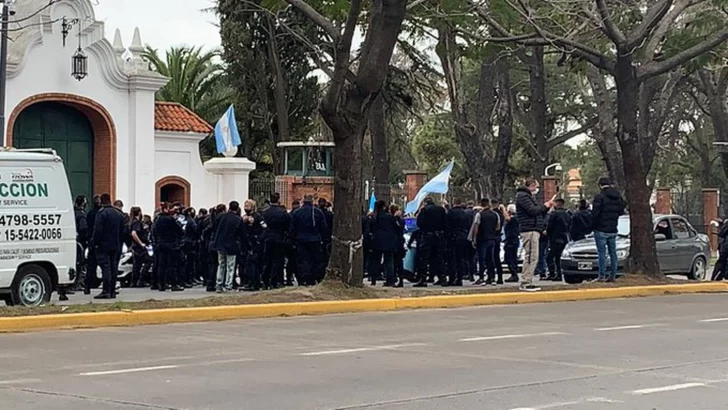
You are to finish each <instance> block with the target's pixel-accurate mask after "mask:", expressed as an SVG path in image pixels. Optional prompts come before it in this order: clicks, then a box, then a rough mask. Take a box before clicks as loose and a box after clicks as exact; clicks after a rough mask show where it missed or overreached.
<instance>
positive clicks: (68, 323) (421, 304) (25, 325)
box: [0, 282, 728, 333]
mask: <svg viewBox="0 0 728 410" xmlns="http://www.w3.org/2000/svg"><path fill="white" fill-rule="evenodd" d="M717 292H728V284H726V283H721V282H708V283H694V284H684V285H657V286H632V287H621V288H600V289H574V290H558V291H542V292H533V293H527V292H503V293H478V294H468V295H441V296H423V297H413V298H396V299H363V300H342V301H326V302H301V303H270V304H262V305H236V306H214V307H200V308H178V309H150V310H129V311H119V312H96V313H71V314H53V315H39V316H19V317H3V318H0V333H13V332H28V331H33V330H51V329H74V328H95V327H107V326H137V325H153V324H166V323H185V322H204V321H218V320H232V319H248V318H264V317H275V316H298V315H324V314H334V313H354V312H382V311H391V310H400V309H421V308H452V307H464V306H485V305H507V304H521V303H546V302H569V301H583V300H597V299H614V298H626V297H642V296H657V295H671V294H687V293H717Z"/></svg>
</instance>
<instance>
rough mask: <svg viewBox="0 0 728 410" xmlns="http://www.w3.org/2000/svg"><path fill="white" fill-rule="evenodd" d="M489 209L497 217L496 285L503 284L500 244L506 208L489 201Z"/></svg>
mask: <svg viewBox="0 0 728 410" xmlns="http://www.w3.org/2000/svg"><path fill="white" fill-rule="evenodd" d="M490 209H491V210H492V211H493V212H495V214H496V216H498V226H499V228H498V243H496V245H495V250H494V251H493V252H494V253H495V257H494V260H495V272H496V274H497V275H498V284H499V285H502V284H503V259H501V243H503V240H504V237H503V228H505V226H506V208H505V207H504V206H503V204H501V203H500V201H499V200H497V199H491V200H490Z"/></svg>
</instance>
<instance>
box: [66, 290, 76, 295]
mask: <svg viewBox="0 0 728 410" xmlns="http://www.w3.org/2000/svg"><path fill="white" fill-rule="evenodd" d="M75 294H76V291H75V290H72V289H68V290H67V291H66V295H75Z"/></svg>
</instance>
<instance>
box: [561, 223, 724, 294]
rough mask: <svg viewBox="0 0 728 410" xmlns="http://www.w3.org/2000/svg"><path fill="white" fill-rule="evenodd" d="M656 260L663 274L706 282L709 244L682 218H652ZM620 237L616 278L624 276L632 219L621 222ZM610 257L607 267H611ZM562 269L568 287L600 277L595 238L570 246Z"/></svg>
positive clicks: (591, 237) (562, 256) (703, 236)
mask: <svg viewBox="0 0 728 410" xmlns="http://www.w3.org/2000/svg"><path fill="white" fill-rule="evenodd" d="M653 222H654V228H653V232H654V235H655V241H656V246H657V258H658V260H659V263H660V269H661V270H662V273H664V274H666V275H686V276H687V277H688V279H691V280H705V279H706V275H707V271H708V269H707V268H708V261H709V260H710V255H711V253H710V241H709V239H708V236H707V235H703V234H699V233H698V232H697V231H696V230H695V228H693V226H692V225H690V222H688V221H687V220H686V219H685V218H683V217H682V216H679V215H655V216H654V218H653ZM617 229H618V234H617V235H618V236H617V258H618V260H619V262H618V265H617V275H622V274H623V272H624V263H625V262H626V260H627V258H628V257H629V247H630V242H629V234H630V219H629V216H627V215H625V216H622V217H620V218H619V222H618V227H617ZM609 263H610V262H609V257H607V266H609ZM561 267H562V269H563V271H564V280H565V281H566V282H567V283H580V282H581V281H583V280H584V279H593V278H596V277H598V276H599V271H598V266H597V247H596V244H595V242H594V238H593V236H589V237H587V238H586V239H582V240H580V241H576V242H572V243H570V244H569V245H568V246H567V247H566V249H565V250H564V253H563V254H562V255H561Z"/></svg>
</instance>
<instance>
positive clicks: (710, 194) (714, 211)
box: [703, 188, 720, 251]
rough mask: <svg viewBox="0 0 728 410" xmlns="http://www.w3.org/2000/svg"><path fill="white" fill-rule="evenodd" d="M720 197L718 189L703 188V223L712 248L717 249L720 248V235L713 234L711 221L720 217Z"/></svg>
mask: <svg viewBox="0 0 728 410" xmlns="http://www.w3.org/2000/svg"><path fill="white" fill-rule="evenodd" d="M719 205H720V201H719V199H718V190H717V189H713V188H710V189H703V224H704V225H705V233H706V234H707V235H708V237H709V238H710V249H711V250H713V251H716V250H717V249H718V237H717V236H716V235H712V234H711V232H712V229H713V228H712V226H711V224H710V222H711V221H712V220H714V219H717V218H718V206H719Z"/></svg>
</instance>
